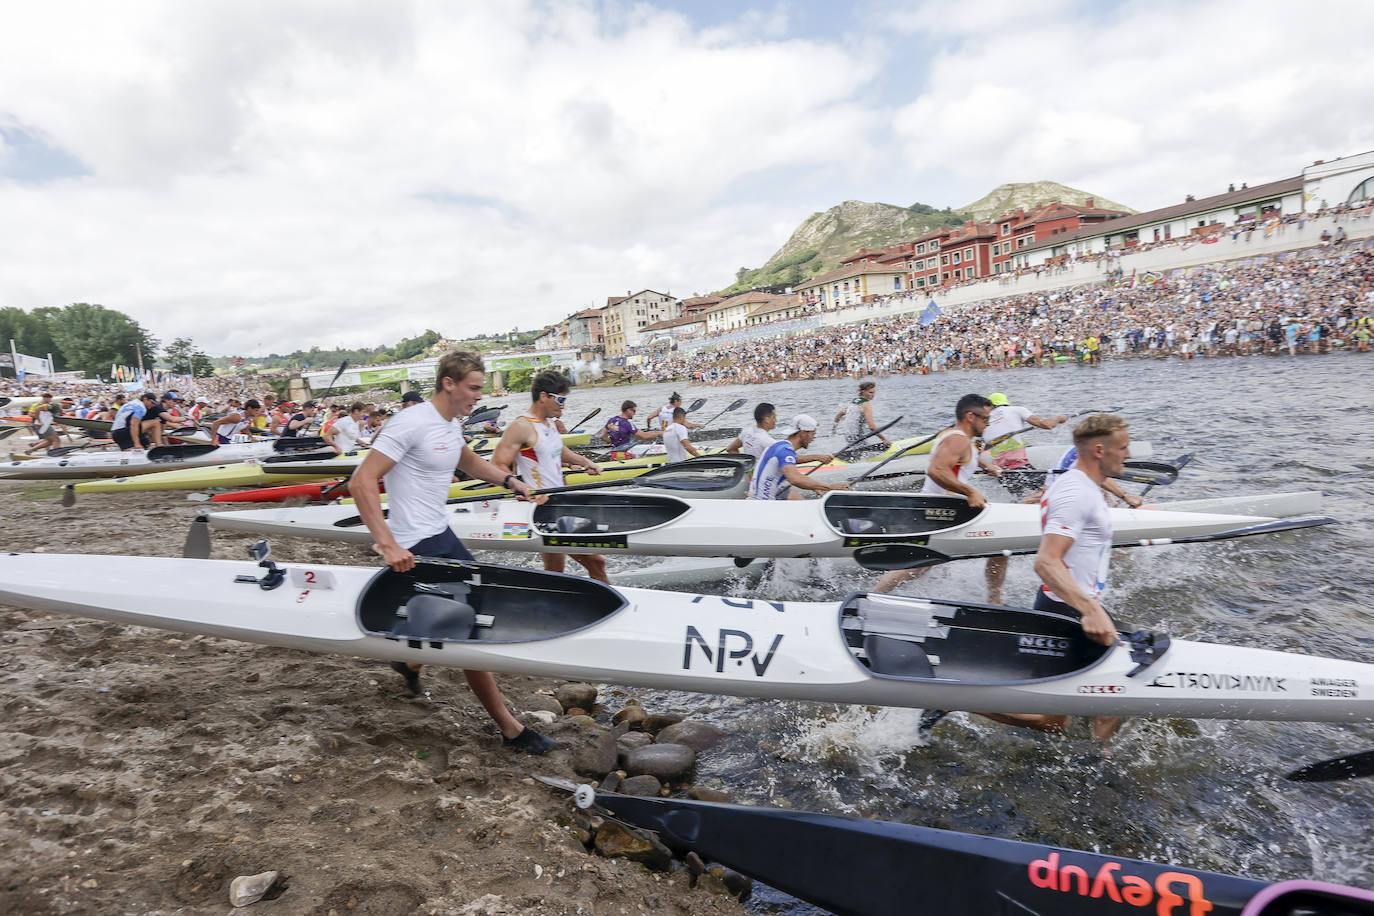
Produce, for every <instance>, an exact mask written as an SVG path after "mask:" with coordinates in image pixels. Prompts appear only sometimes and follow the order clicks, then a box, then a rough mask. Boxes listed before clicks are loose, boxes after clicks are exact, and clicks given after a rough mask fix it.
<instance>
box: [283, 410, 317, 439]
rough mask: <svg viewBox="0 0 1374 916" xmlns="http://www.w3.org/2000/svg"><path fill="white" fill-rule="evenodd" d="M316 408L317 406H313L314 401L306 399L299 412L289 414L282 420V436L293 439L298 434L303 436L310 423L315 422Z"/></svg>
mask: <svg viewBox="0 0 1374 916" xmlns="http://www.w3.org/2000/svg"><path fill="white" fill-rule="evenodd" d="M317 410H318V408H317V407H316V406H315V402H314V401H306V402H305V403H304V404H302V405H301V409H300V411H299V412H297V413H293V414H291V415H290V416H289V417H287V418H286V419H285V420H284V421H283V422H282V425H281V436H282V438H283V439H294V438H296V437H298V436H304V435H305V433H306V430H307V429H309V427H310V424H311V423H313V422H315V412H316V411H317Z"/></svg>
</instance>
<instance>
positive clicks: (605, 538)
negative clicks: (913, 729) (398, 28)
mask: <svg viewBox="0 0 1374 916" xmlns="http://www.w3.org/2000/svg"><path fill="white" fill-rule="evenodd" d="M908 506H912V507H914V508H908ZM920 507H924V508H920ZM923 512H924V513H928V514H927V515H926V516H925V518H926V519H929V518H930V517H931V516H930V515H929V513H937V514H938V515H937V517H936V520H935V521H933V522H929V523H928V522H926V521H925V519H922V518H921V517H920V514H921V513H923ZM1111 513H1112V522H1113V525H1114V526H1115V535H1116V541H1117V543H1119V544H1125V543H1129V542H1133V541H1138V540H1142V539H1158V538H1176V537H1186V536H1195V535H1205V534H1216V533H1218V532H1222V531H1230V530H1234V529H1237V528H1243V527H1247V526H1250V525H1254V524H1256V523H1262V522H1264V521H1273V520H1275V519H1272V518H1264V517H1260V518H1256V517H1253V516H1243V515H1232V514H1223V513H1213V512H1197V511H1188V512H1173V511H1168V504H1163V505H1162V507H1161V508H1160V509H1151V510H1144V509H1125V508H1120V509H1112V510H1111ZM939 515H946V516H947V517H948V520H949V521H950V522H951V523H952V524H950V525H946V524H945V523H944V522H943V521H940V520H939V517H938V516H939ZM865 516H876V517H878V518H880V519H882V520H883V521H884V522H887V516H896V517H898V522H897V523H896V524H893V523H887V524H883V525H878V526H877V527H880V528H884V529H885V530H887V531H895V532H896V533H891V534H889V533H864V532H858V533H849V532H847V531H846V527H847V526H848V527H854V525H853V524H852V523H853V522H854V521H858V522H862V521H863V518H864V517H865ZM356 518H357V510H356V507H352V506H345V505H339V506H318V507H308V508H295V509H258V510H249V511H243V512H216V513H211V514H210V516H209V521H210V525H211V526H212V527H215V528H221V529H224V530H227V531H236V532H241V533H248V534H262V535H270V536H282V535H285V536H294V537H309V538H317V539H322V540H339V541H352V542H354V543H371V541H372V536H371V534H370V533H369V532H368V530H367V528H366V527H365V526H362V525H361V524H356V523H351V520H355V519H356ZM908 518H914V519H915V523H914V524H912V525H909V526H907V525H904V524H903V522H904V521H905V520H906V519H908ZM570 520H579V521H577V522H573V521H570ZM581 520H590V521H593V525H592V526H591V527H590V528H589V529H587V530H581V531H578V530H569V529H572V528H575V527H576V525H577V524H580V523H581ZM932 525H933V528H932V527H930V526H932ZM449 527H450V529H451V530H452V531H453V532H454V534H456V535H457V536H458V537H459V539H461V540H462V541H463V543H464V544H465V545H466V546H467V547H469V548H470V549H489V550H512V551H520V552H531V553H539V552H550V551H552V552H559V553H574V554H577V553H581V554H627V555H649V556H682V557H711V556H715V557H849V556H852V555H853V553H854V551H855V550H856V549H859V548H861V547H865V546H868V545H871V544H880V543H917V544H921V545H923V546H926V547H929V548H930V549H932V550H937V551H939V552H941V553H944V554H946V555H948V556H956V557H957V556H964V555H971V554H986V553H990V552H996V551H1003V550H1010V551H1019V550H1026V549H1031V548H1034V547H1035V546H1037V545H1038V544H1039V543H1040V537H1041V532H1040V510H1039V507H1038V506H1031V505H1024V504H1021V503H989V504H988V505H987V507H986V508H984V509H983V510H982V511H981V512H980V511H977V510H971V509H970V508H969V506H968V504H967V502H966V501H965V500H964V499H963V498H962V497H951V496H933V497H932V496H922V495H920V494H910V493H897V492H864V493H845V492H843V491H840V492H831V493H827V494H826V495H825V496H823V497H822V498H820V499H816V500H716V499H687V498H682V497H678V496H672V495H664V494H663V493H659V492H654V491H650V490H631V491H628V492H620V493H616V494H602V493H597V494H595V495H593V493H591V492H588V493H583V494H560V495H559V496H554V497H551V500H550V503H549V504H548V505H546V506H538V507H537V506H535V505H534V504H533V503H528V502H522V501H517V500H512V499H493V500H490V501H482V502H476V503H467V504H460V505H456V506H452V507H450V510H449ZM903 532H908V533H903Z"/></svg>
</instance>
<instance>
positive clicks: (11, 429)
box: [0, 426, 20, 439]
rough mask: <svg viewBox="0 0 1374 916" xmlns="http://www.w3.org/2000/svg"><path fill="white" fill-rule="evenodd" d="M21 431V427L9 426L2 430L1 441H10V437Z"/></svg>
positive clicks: (0, 433) (0, 431)
mask: <svg viewBox="0 0 1374 916" xmlns="http://www.w3.org/2000/svg"><path fill="white" fill-rule="evenodd" d="M19 430H20V427H18V426H7V427H5V428H4V429H0V439H8V438H9V437H10V436H13V435H14V434H15V433H17V432H19Z"/></svg>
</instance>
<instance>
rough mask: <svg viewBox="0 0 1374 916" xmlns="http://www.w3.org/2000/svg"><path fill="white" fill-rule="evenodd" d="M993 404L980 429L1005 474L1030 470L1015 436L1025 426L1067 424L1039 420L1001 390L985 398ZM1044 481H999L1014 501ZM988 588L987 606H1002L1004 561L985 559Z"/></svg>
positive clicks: (1059, 419)
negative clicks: (1011, 400)
mask: <svg viewBox="0 0 1374 916" xmlns="http://www.w3.org/2000/svg"><path fill="white" fill-rule="evenodd" d="M988 400H989V401H990V402H992V405H993V407H992V412H991V413H990V414H989V418H990V419H989V421H988V426H987V429H985V430H983V441H984V442H986V443H987V453H988V455H989V456H990V457H991V458H992V460H993V462H994V463H995V464H996V465H997V466H998V467H999V468H1001V469H1002V470H1004V471H1020V470H1026V471H1029V470H1030V458H1029V457H1028V456H1027V455H1026V441H1025V440H1024V439H1022V438H1021V437H1020V435H1017V434H1018V433H1020V432H1022V431H1023V430H1024V429H1025V428H1026V427H1027V426H1034V427H1036V428H1037V429H1054V428H1055V427H1056V426H1059V425H1060V424H1061V423H1066V422H1068V419H1069V418H1068V417H1067V416H1065V415H1064V414H1060V415H1059V416H1056V417H1049V418H1046V417H1040V416H1036V415H1035V414H1033V413H1031V411H1030V409H1029V408H1026V407H1016V406H1013V405H1012V403H1011V402H1010V401H1009V400H1008V399H1007V396H1006V395H1005V394H1002V393H1001V392H1000V391H998V392H994V393H992V394H990V395H988ZM1043 480H1044V478H1043V477H1041V475H1039V474H1031V473H1020V474H1007V475H1006V476H1004V477H1002V478H1001V481H1002V486H1004V487H1006V488H1007V492H1008V493H1010V494H1011V495H1012V497H1014V498H1015V499H1023V498H1024V499H1028V498H1030V494H1033V493H1035V491H1036V490H1037V489H1039V486H1038V485H1039V484H1040V483H1041V482H1042V481H1043ZM983 577H984V580H985V581H986V582H987V586H988V603H989V604H1001V603H1002V585H1003V584H1004V583H1005V582H1006V580H1007V558H1006V557H988V561H987V566H986V568H985V569H984V573H983Z"/></svg>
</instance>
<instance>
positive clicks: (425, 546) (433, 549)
mask: <svg viewBox="0 0 1374 916" xmlns="http://www.w3.org/2000/svg"><path fill="white" fill-rule="evenodd" d="M410 552H411V553H413V554H415V556H417V557H444V558H446V559H449V560H467V561H468V562H472V554H470V553H468V549H467V548H466V547H464V546H463V542H462V541H460V540H458V535H456V534H454V533H453V529H452V528H445V529H444V530H443V531H440V532H439V533H438V534H432V535H430V536H429V537H427V538H425V539H424V540H423V541H420V542H419V543H417V544H416V545H415V546H414V547H412V548H410Z"/></svg>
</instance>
